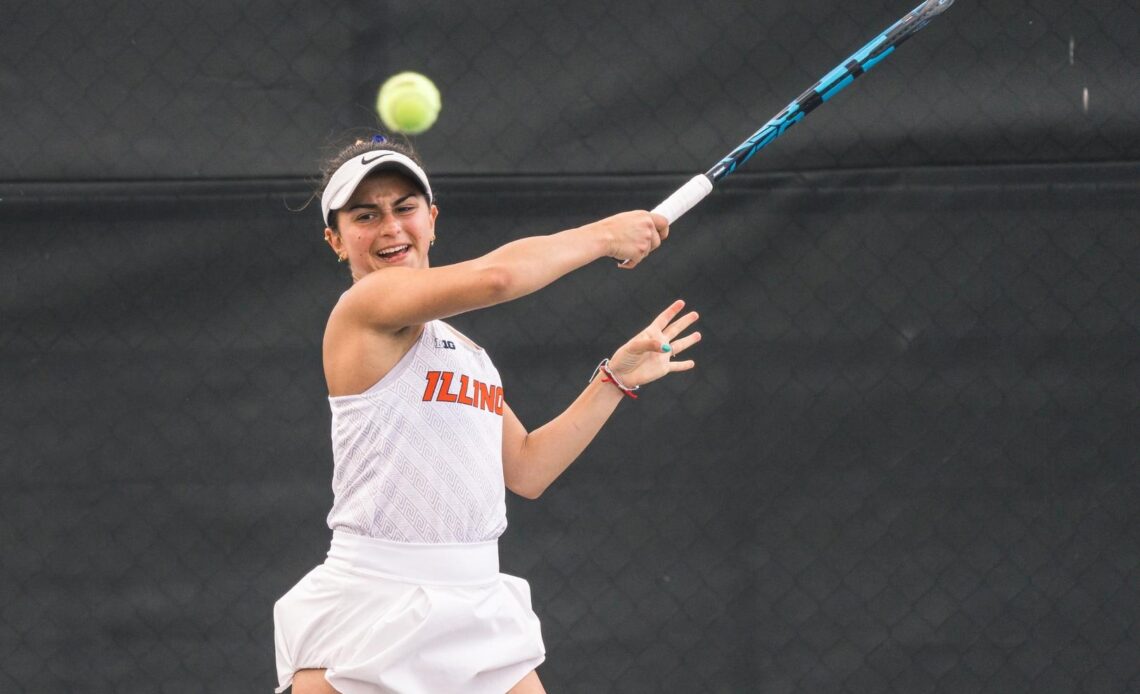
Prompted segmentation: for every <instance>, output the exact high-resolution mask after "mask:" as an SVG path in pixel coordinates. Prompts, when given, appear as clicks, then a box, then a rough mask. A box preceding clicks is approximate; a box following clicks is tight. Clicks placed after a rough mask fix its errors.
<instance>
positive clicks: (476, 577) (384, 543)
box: [325, 530, 499, 585]
mask: <svg viewBox="0 0 1140 694" xmlns="http://www.w3.org/2000/svg"><path fill="white" fill-rule="evenodd" d="M325 564H326V565H328V566H332V567H337V568H341V569H346V570H349V571H353V572H358V573H367V574H373V575H378V576H383V577H385V578H391V579H394V580H397V581H406V582H409V583H424V584H428V585H482V584H486V583H490V582H492V581H494V580H496V579H497V578H498V576H499V542H498V541H497V540H489V541H487V542H472V543H461V544H419V543H412V542H392V541H391V540H381V539H379V538H375V537H365V536H363V535H353V534H352V533H346V532H344V531H342V530H334V531H333V537H332V545H331V546H330V547H329V554H328V558H327V559H326V560H325Z"/></svg>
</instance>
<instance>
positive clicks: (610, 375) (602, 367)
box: [590, 359, 641, 400]
mask: <svg viewBox="0 0 1140 694" xmlns="http://www.w3.org/2000/svg"><path fill="white" fill-rule="evenodd" d="M599 371H600V372H602V373H603V374H605V375H604V376H602V381H603V382H604V383H612V384H614V386H616V387H617V389H618V390H620V391H621V392H622V393H623V394H625V395H626V396H627V397H631V398H633V399H634V400H636V399H637V393H635V392H634V391H636V390H637V389H638V388H640V387H641V386H634V387H632V388H630V387H629V386H627V385H626V384H624V383H622V382H621V381H620V380H618V377H617V376H615V375H614V372H613V371H610V360H609V359H603V360H602V361H601V362H600V363H599V364H598V368H596V369H594V373H592V374H590V380H591V381H593V380H594V378H596V377H597V375H598V372H599Z"/></svg>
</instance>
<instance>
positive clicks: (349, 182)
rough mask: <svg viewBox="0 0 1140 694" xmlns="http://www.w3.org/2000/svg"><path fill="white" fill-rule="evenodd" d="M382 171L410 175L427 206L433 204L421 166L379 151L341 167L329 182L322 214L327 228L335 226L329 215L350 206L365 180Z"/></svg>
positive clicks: (367, 153) (397, 155) (403, 157)
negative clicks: (350, 199) (366, 177)
mask: <svg viewBox="0 0 1140 694" xmlns="http://www.w3.org/2000/svg"><path fill="white" fill-rule="evenodd" d="M381 168H383V169H395V170H396V171H399V172H401V173H405V174H407V175H408V177H409V178H411V179H412V180H414V181H416V182H417V183H419V185H420V188H422V189H423V192H424V195H426V196H427V199H428V202H429V203H431V202H432V201H433V199H432V194H431V185H430V184H429V183H428V177H427V174H426V173H424V170H423V169H421V168H420V165H419V164H417V163H416V162H414V161H412V159H411V158H410V157H408V156H406V155H403V154H400V153H399V152H393V151H392V150H390V149H376V150H372V151H371V152H365V153H364V154H360V155H357V156H355V157H353V158H352V159H349V160H348V161H346V162H345V163H343V164H341V166H340V168H339V169H337V170H336V173H334V174H333V175H332V177H331V178H329V184H328V185H327V186H325V192H323V193H321V212H323V213H324V220H325V224H326V225H328V226H332V224H331V223H330V217H329V215H330V214H331V213H332V212H333V211H334V210H339V209H340V208H342V207H344V206H345V205H346V204H348V199H349V198H351V197H352V194H353V193H355V192H356V187H357V186H359V185H360V182H361V181H363V180H364V177H365V176H367V175H368V174H370V173H372V172H373V171H375V170H376V169H381Z"/></svg>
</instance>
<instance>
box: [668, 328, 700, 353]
mask: <svg viewBox="0 0 1140 694" xmlns="http://www.w3.org/2000/svg"><path fill="white" fill-rule="evenodd" d="M700 341H701V334H700V333H691V334H689V335H686V336H684V337H682V338H681V339H680V340H674V341H673V342H670V343H669V347H670V348H671V349H672V352H673V354H674V355H677V354H680V353H681V352H684V351H685V350H686V349H688V348H690V347H692V346H693V345H695V344H697V343H698V342H700Z"/></svg>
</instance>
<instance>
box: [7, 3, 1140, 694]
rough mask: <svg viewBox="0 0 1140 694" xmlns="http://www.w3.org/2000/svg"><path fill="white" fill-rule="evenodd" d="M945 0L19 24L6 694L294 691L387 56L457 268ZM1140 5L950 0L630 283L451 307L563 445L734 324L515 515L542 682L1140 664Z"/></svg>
mask: <svg viewBox="0 0 1140 694" xmlns="http://www.w3.org/2000/svg"><path fill="white" fill-rule="evenodd" d="M908 9H910V7H909V3H908V5H904V6H898V5H896V4H894V3H886V2H872V3H869V4H864V5H860V6H859V7H857V8H856V7H842V8H837V7H834V6H832V5H829V4H827V3H822V2H815V1H814V0H811V1H808V2H804V3H798V4H795V5H792V4H781V5H779V6H776V5H753V6H741V5H735V4H729V3H713V4H712V5H704V6H701V7H696V6H692V7H690V6H684V5H680V4H672V3H655V4H649V3H639V2H633V3H616V4H612V5H603V4H598V3H584V4H577V5H575V6H573V7H571V6H541V7H540V6H530V5H523V4H520V3H493V4H492V3H478V4H459V3H442V2H427V3H416V4H412V3H407V2H389V3H381V4H375V5H373V4H367V3H343V4H337V3H334V4H333V5H326V6H314V5H311V4H303V3H293V4H290V3H286V2H267V1H261V2H251V3H245V4H243V5H242V6H241V7H240V8H239V7H231V8H221V7H216V6H213V5H208V4H205V3H193V2H191V3H183V4H182V5H179V6H173V5H171V6H166V5H165V4H164V5H160V6H155V5H149V6H143V5H142V4H140V3H135V2H116V3H95V4H87V5H74V4H71V5H67V6H66V7H63V6H62V5H60V4H59V3H47V4H44V5H26V6H20V7H14V8H12V12H11V15H10V18H9V20H8V22H7V25H6V27H5V28H4V29H2V30H0V31H2V32H3V40H2V41H0V122H2V123H3V124H4V125H5V127H4V128H0V167H2V168H0V171H3V172H4V173H3V174H2V175H0V178H2V179H3V182H2V183H0V383H2V384H3V392H4V397H3V398H0V543H2V545H0V546H3V548H4V560H3V562H0V691H5V692H7V691H12V692H34V693H37V694H39V693H54V692H74V691H97V692H135V691H138V692H154V691H164V692H184V691H185V692H192V691H203V690H211V691H235V692H245V691H269V690H270V689H271V688H272V687H273V685H274V684H275V677H274V673H273V658H272V652H273V651H272V624H271V607H272V604H273V601H274V600H276V599H277V598H278V597H279V596H280V595H281V594H282V593H283V592H284V591H285V590H287V589H288V587H289V586H291V585H292V584H293V583H294V582H295V581H296V580H297V579H298V578H299V577H300V576H301V575H302V574H303V573H304V572H305V571H307V570H308V569H309V568H311V566H313V565H314V564H316V563H317V562H319V561H321V559H322V557H323V554H324V551H325V549H326V547H327V542H328V530H327V528H326V527H325V526H324V522H323V521H324V517H325V514H326V512H327V510H328V506H329V503H330V501H331V492H330V488H329V473H330V469H331V455H330V453H329V450H328V416H329V415H328V411H327V405H326V401H325V394H326V392H325V390H324V384H323V382H322V380H321V374H320V339H321V333H322V330H323V326H324V322H325V320H326V318H327V313H328V310H329V307H330V306H331V304H332V303H333V302H334V301H335V298H336V297H337V296H338V295H339V293H340V292H341V291H343V289H344V287H345V286H346V285H347V283H348V278H347V277H346V275H345V272H344V268H343V267H342V266H338V265H337V264H336V263H335V262H334V261H333V259H332V256H331V254H330V253H329V252H328V250H327V248H326V247H325V246H324V245H323V242H322V241H321V235H320V231H321V230H320V228H319V222H318V221H317V220H318V219H319V215H318V214H317V213H316V212H315V211H314V209H313V206H311V205H310V206H309V207H308V208H304V205H305V203H306V201H307V199H308V197H309V195H310V192H311V190H310V187H309V184H308V183H307V178H308V177H309V176H311V174H312V173H313V172H314V171H315V164H314V159H315V157H316V156H317V155H319V153H320V152H321V150H322V148H323V147H325V146H326V145H327V143H328V142H329V141H330V140H331V139H332V138H333V137H334V136H335V135H337V134H339V133H341V132H342V131H343V130H344V129H345V128H348V127H351V126H360V125H361V124H362V123H363V124H365V125H367V124H370V123H371V122H372V120H371V119H372V116H371V114H370V105H369V102H370V100H371V96H372V93H373V90H374V89H375V87H376V85H377V84H378V83H379V81H380V80H382V79H383V77H384V76H386V75H387V74H390V73H391V72H395V71H398V70H401V69H407V68H412V69H420V70H422V71H424V72H427V73H428V74H430V75H432V77H433V78H435V79H436V80H437V82H438V83H439V84H440V86H441V89H442V91H443V94H444V103H445V106H444V112H443V114H442V116H441V119H440V122H439V123H438V124H437V126H436V127H435V128H433V130H432V131H430V132H429V133H428V134H426V135H424V136H421V137H420V138H419V139H418V141H417V144H418V145H419V147H420V149H421V150H422V151H423V153H424V155H425V158H426V159H427V162H428V165H429V168H430V169H431V170H432V171H433V172H435V173H436V174H437V176H436V178H435V182H434V186H435V188H436V189H437V191H438V193H439V196H440V199H441V207H442V212H441V216H440V219H439V226H438V232H439V233H438V236H439V242H438V243H437V244H436V247H435V248H434V250H433V262H434V263H436V264H445V263H449V262H455V261H458V260H462V259H466V258H470V257H472V256H475V255H478V254H480V253H484V252H486V251H489V250H491V249H492V248H494V247H496V246H498V245H500V244H502V243H504V242H506V241H508V240H510V239H512V238H516V237H518V236H521V235H525V234H531V233H544V232H549V231H555V230H558V229H562V228H566V227H570V226H576V225H579V224H582V223H584V222H586V221H589V220H591V219H594V218H597V217H599V216H602V215H606V214H609V213H612V212H616V211H619V210H621V209H626V208H630V207H650V206H652V205H653V204H656V202H658V201H659V200H661V199H662V198H663V197H664V196H665V195H667V194H668V193H669V192H670V191H671V190H672V188H673V187H674V186H675V185H677V184H679V183H680V182H681V181H682V180H684V178H685V176H683V175H681V174H683V173H684V174H691V173H693V172H695V171H698V170H704V169H705V168H707V167H708V165H709V164H711V163H712V161H713V160H715V159H716V158H717V157H719V156H720V155H721V154H723V152H724V151H725V150H726V149H727V148H729V147H731V146H732V145H733V144H735V143H736V142H738V141H739V140H741V139H743V137H744V136H746V135H747V134H749V133H750V132H751V131H752V130H753V129H755V127H756V126H758V125H759V124H760V123H761V122H763V121H764V120H766V119H767V117H768V116H769V115H771V113H773V112H775V111H776V110H777V109H778V108H779V107H780V106H782V105H784V104H785V103H787V101H789V100H790V99H791V98H792V97H794V96H795V95H796V94H798V93H799V92H800V91H802V89H803V88H804V87H806V86H807V85H808V84H810V83H811V82H812V81H814V80H815V79H816V78H818V76H819V75H820V74H822V73H823V72H824V71H826V70H827V69H829V68H830V67H831V66H832V65H834V64H835V63H836V62H837V61H838V60H839V59H841V58H842V57H844V56H846V55H847V54H848V53H850V51H851V50H852V49H853V48H855V47H857V46H858V45H859V44H861V43H862V42H863V41H865V40H866V39H867V38H869V37H870V36H871V35H873V34H874V33H876V32H878V31H879V30H881V29H882V28H883V27H885V26H886V25H887V24H889V23H890V22H891V21H893V20H894V18H896V17H898V16H900V15H901V14H902V13H903V12H905V11H906V10H908ZM51 12H55V13H56V15H55V16H54V17H52V16H51V15H50V13H51ZM1137 12H1138V8H1137V6H1136V4H1135V3H1134V2H1093V3H1081V4H1080V5H1076V4H1073V3H1047V2H1033V3H1025V2H995V3H987V4H985V5H980V4H971V3H967V2H964V0H959V2H958V5H956V6H955V7H954V8H952V9H951V10H950V11H949V12H948V13H947V14H946V16H945V17H943V18H941V19H939V20H938V22H937V23H936V24H934V25H932V26H931V27H930V28H929V29H927V30H926V31H924V33H923V34H922V35H921V36H920V37H918V38H916V39H915V40H913V41H911V42H908V43H907V44H906V45H905V46H904V47H903V48H902V49H900V51H899V53H898V55H897V56H892V57H891V58H890V59H889V60H887V61H885V62H884V63H883V64H882V65H881V66H880V67H878V68H876V70H875V71H874V73H873V74H871V75H869V76H867V77H865V78H863V80H861V81H860V83H859V84H858V85H857V86H855V87H853V88H852V89H851V90H849V92H845V93H844V95H843V96H842V97H841V98H839V99H837V100H836V102H835V103H833V104H829V105H828V106H827V107H825V108H821V109H820V110H819V111H818V112H817V113H815V114H813V115H812V116H811V118H810V119H809V120H808V121H807V122H805V123H804V124H802V125H800V126H799V127H797V128H796V129H794V130H793V131H790V132H789V133H788V134H787V135H786V136H785V137H783V138H781V141H780V142H779V143H778V144H777V145H774V146H773V147H771V148H769V149H768V150H766V151H765V153H764V155H763V156H761V157H757V158H756V159H755V160H753V162H750V163H749V167H748V169H747V170H746V171H744V172H741V173H739V174H736V175H734V176H733V177H732V178H731V179H728V180H726V181H725V183H724V185H723V186H721V187H718V190H717V191H716V192H714V194H713V195H712V196H711V197H710V198H709V199H708V200H706V201H705V202H704V203H702V204H701V205H700V206H699V207H698V208H696V209H695V210H694V211H692V212H691V213H690V214H689V215H687V216H686V217H685V218H684V219H683V220H682V221H681V222H679V223H678V224H677V225H676V226H675V228H674V233H673V235H672V237H671V238H670V240H669V241H668V242H667V243H666V245H665V246H664V247H663V248H662V249H661V251H660V252H658V253H656V254H655V255H653V256H652V257H651V258H650V259H649V261H647V262H646V263H645V264H643V265H642V266H641V267H639V268H638V269H636V270H635V271H633V272H623V271H616V270H614V269H613V268H612V267H611V266H610V265H609V264H608V263H596V264H594V265H592V266H590V267H588V268H586V269H584V270H582V271H580V272H578V273H576V274H574V275H572V276H570V277H568V278H565V279H564V280H562V281H561V282H559V283H557V284H556V285H554V286H552V287H551V288H549V289H547V290H545V291H543V292H541V293H539V294H536V295H533V296H530V297H526V298H524V299H522V300H519V301H517V302H513V303H512V304H509V305H505V306H500V307H495V308H492V309H488V310H485V311H481V312H478V313H477V314H471V315H467V316H460V317H458V318H456V319H455V320H454V323H455V324H456V325H457V327H458V328H459V329H461V330H463V331H464V332H465V333H467V334H469V335H471V336H472V337H473V338H474V339H476V340H477V341H479V342H481V343H482V344H483V345H484V346H485V347H486V348H487V349H488V351H489V352H490V353H491V354H492V355H493V356H494V357H495V359H496V362H497V364H498V365H499V368H500V370H501V372H502V375H503V378H504V386H505V388H506V393H507V397H508V399H509V401H510V402H511V405H512V408H513V409H514V410H515V411H516V412H517V413H518V414H519V415H520V417H521V418H522V420H523V421H524V422H525V423H526V424H527V425H528V426H530V427H535V426H538V425H540V424H541V423H542V422H544V421H546V420H547V419H549V418H550V417H552V416H554V415H556V414H557V413H558V412H559V411H561V410H562V409H563V408H564V407H565V406H566V405H567V404H568V403H569V402H570V401H571V400H572V399H573V397H574V396H575V395H576V394H577V393H578V392H579V390H580V389H581V388H582V387H583V386H584V384H585V380H586V378H587V377H588V376H589V374H590V372H591V370H592V369H593V367H594V365H595V364H596V363H597V360H598V359H599V358H600V357H602V356H605V355H607V354H609V353H610V352H612V350H613V349H614V347H615V346H616V345H618V344H620V343H621V342H622V341H624V340H625V339H626V338H627V337H628V336H629V334H631V333H632V332H633V331H635V330H637V329H639V328H640V327H641V326H642V325H643V324H644V323H645V322H646V320H648V319H649V318H650V317H651V316H653V315H655V314H656V313H657V312H658V311H659V310H660V309H661V308H662V307H664V306H665V305H666V304H667V303H668V302H669V301H671V300H672V299H674V298H677V297H683V298H685V299H686V300H687V301H688V302H689V303H690V305H691V306H693V307H694V308H696V309H697V310H699V311H700V312H701V314H702V319H701V323H700V329H701V331H702V333H703V334H704V336H705V337H704V340H703V341H702V343H701V344H700V346H699V347H697V348H695V349H694V357H695V358H696V359H697V362H698V368H697V369H696V370H695V371H693V372H691V373H688V374H684V375H679V376H676V377H673V378H671V379H667V380H666V381H663V382H662V383H660V384H655V385H653V386H651V387H648V388H647V389H646V390H645V393H644V395H643V396H642V397H641V398H640V399H639V400H637V401H636V402H629V403H624V404H623V405H622V406H621V407H620V408H619V410H618V412H617V413H616V415H615V416H614V418H613V420H612V421H611V423H610V424H609V425H608V427H607V428H606V429H605V430H604V431H603V432H602V434H601V435H600V436H599V437H598V439H597V440H596V441H595V442H594V444H593V445H592V446H591V447H590V448H589V449H588V450H587V452H586V453H585V454H584V456H583V458H582V459H581V460H580V461H579V462H578V463H576V464H575V466H574V467H572V468H571V470H570V471H569V472H568V473H567V474H566V475H565V477H564V478H562V479H561V480H559V481H558V482H557V483H556V484H555V485H554V486H553V487H552V488H551V489H550V490H549V491H548V492H547V493H546V495H545V496H544V497H543V498H542V499H541V500H539V501H537V502H526V501H522V500H519V499H514V498H511V499H510V500H509V506H510V508H509V514H508V515H509V519H510V522H511V525H510V528H509V529H508V531H507V533H506V535H505V536H504V537H503V540H502V553H503V567H504V570H506V571H508V572H511V573H515V574H518V575H521V576H524V577H526V578H527V579H528V580H529V581H530V582H531V586H532V590H533V595H534V601H535V609H536V611H537V612H538V614H539V616H540V617H541V618H542V620H543V629H544V636H545V639H546V642H547V646H548V649H549V660H548V662H547V663H546V664H545V665H543V666H542V668H541V669H540V674H541V676H542V678H543V681H544V683H545V684H546V687H547V689H548V691H551V692H583V693H586V692H590V693H594V692H608V691H614V692H619V691H620V692H627V691H634V692H636V691H654V692H803V691H811V692H935V691H937V692H1030V691H1031V692H1123V691H1136V690H1140V665H1138V664H1137V659H1136V653H1137V652H1140V648H1138V645H1140V644H1138V640H1140V634H1138V631H1137V630H1138V625H1140V513H1138V511H1137V506H1136V503H1135V499H1136V498H1137V495H1138V494H1140V472H1138V470H1140V465H1138V463H1140V456H1138V454H1137V451H1138V450H1140V434H1138V433H1137V431H1138V430H1137V427H1136V426H1135V422H1136V421H1137V419H1138V414H1140V412H1138V409H1140V348H1138V345H1140V340H1138V338H1140V306H1138V299H1140V273H1138V272H1137V268H1140V235H1138V234H1137V229H1138V228H1140V207H1138V206H1137V202H1136V201H1137V200H1140V180H1138V178H1140V177H1138V176H1137V173H1138V168H1137V164H1136V162H1137V161H1140V156H1138V155H1140V146H1138V140H1137V133H1138V132H1140V131H1138V129H1137V127H1136V123H1137V122H1138V120H1137V115H1140V104H1138V103H1137V101H1136V100H1137V96H1136V95H1135V90H1134V89H1132V85H1131V81H1132V80H1131V78H1132V75H1134V74H1135V68H1136V67H1137V63H1138V62H1140V58H1138V57H1137V55H1138V54H1137V53H1136V51H1135V50H1133V47H1134V46H1135V45H1136V39H1137V38H1140V37H1138V36H1137V33H1138V32H1140V19H1138V18H1137ZM49 18H51V21H49ZM393 27H398V28H399V31H398V32H397V31H395V30H393ZM1086 87H1087V88H1088V90H1089V92H1088V93H1089V97H1088V100H1087V110H1086V106H1085V104H1086V101H1085V98H1084V89H1085V88H1086ZM505 174H512V175H505Z"/></svg>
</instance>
